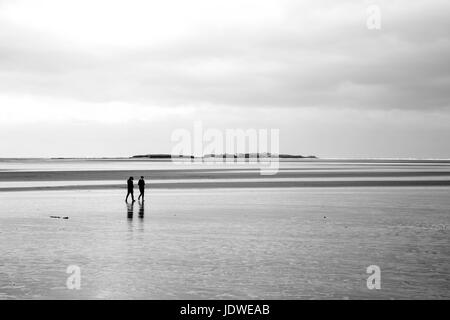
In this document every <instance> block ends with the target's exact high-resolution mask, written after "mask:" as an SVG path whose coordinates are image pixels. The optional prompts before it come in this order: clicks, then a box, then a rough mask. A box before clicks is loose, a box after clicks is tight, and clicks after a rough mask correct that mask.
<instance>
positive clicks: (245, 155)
mask: <svg viewBox="0 0 450 320" xmlns="http://www.w3.org/2000/svg"><path fill="white" fill-rule="evenodd" d="M130 158H131V159H142V158H145V159H173V158H177V159H209V158H219V159H220V158H235V159H250V158H256V159H259V158H280V159H317V157H316V156H302V155H292V154H278V155H272V154H271V153H269V152H264V153H238V154H206V155H204V156H202V157H195V156H193V155H171V154H164V153H162V154H142V155H135V156H132V157H130Z"/></svg>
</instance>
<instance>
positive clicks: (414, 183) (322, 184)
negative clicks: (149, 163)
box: [0, 180, 450, 193]
mask: <svg viewBox="0 0 450 320" xmlns="http://www.w3.org/2000/svg"><path fill="white" fill-rule="evenodd" d="M349 187H450V180H378V181H376V180H372V181H371V180H354V181H273V182H271V181H262V182H253V181H250V182H249V181H243V182H234V181H233V182H188V183H176V182H175V183H154V184H152V183H149V184H147V189H146V191H147V192H151V190H152V189H219V188H223V189H230V188H245V189H252V188H258V189H259V188H349ZM119 189H122V190H124V192H125V191H126V185H124V184H104V185H73V186H34V187H5V188H0V192H24V191H57V190H65V191H68V190H119ZM135 190H136V193H138V191H137V189H135Z"/></svg>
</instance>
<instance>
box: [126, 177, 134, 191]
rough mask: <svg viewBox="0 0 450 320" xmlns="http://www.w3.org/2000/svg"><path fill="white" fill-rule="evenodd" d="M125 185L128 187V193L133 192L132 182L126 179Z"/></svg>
mask: <svg viewBox="0 0 450 320" xmlns="http://www.w3.org/2000/svg"><path fill="white" fill-rule="evenodd" d="M127 185H128V191H133V188H134V186H133V180H131V179H128V181H127Z"/></svg>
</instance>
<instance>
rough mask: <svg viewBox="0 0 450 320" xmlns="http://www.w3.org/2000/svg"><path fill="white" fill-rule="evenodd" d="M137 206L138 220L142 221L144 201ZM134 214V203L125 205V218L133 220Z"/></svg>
mask: <svg viewBox="0 0 450 320" xmlns="http://www.w3.org/2000/svg"><path fill="white" fill-rule="evenodd" d="M138 204H139V213H138V214H139V218H140V219H144V212H145V210H144V201H142V202H138ZM133 214H134V202H130V203H127V218H128V219H133Z"/></svg>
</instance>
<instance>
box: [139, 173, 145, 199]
mask: <svg viewBox="0 0 450 320" xmlns="http://www.w3.org/2000/svg"><path fill="white" fill-rule="evenodd" d="M138 186H139V192H140V194H139V197H138V200H139V199H140V198H141V197H142V201H144V192H145V180H144V177H142V176H141V179H139V182H138Z"/></svg>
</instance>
